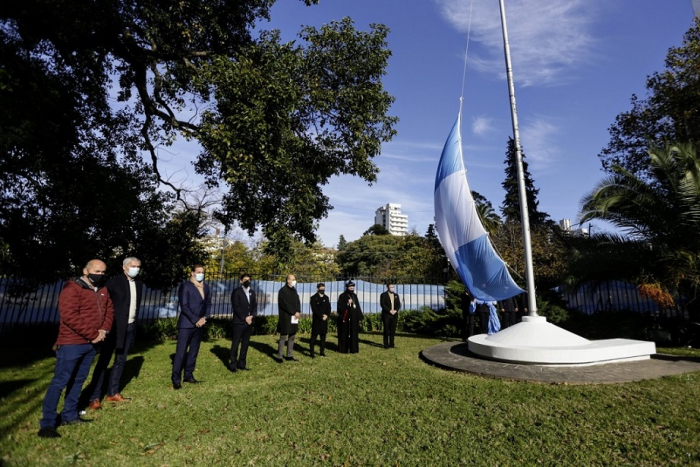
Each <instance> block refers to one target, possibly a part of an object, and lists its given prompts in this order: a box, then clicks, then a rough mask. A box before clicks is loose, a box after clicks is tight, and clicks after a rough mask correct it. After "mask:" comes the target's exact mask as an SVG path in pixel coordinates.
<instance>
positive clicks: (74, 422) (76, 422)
mask: <svg viewBox="0 0 700 467" xmlns="http://www.w3.org/2000/svg"><path fill="white" fill-rule="evenodd" d="M85 423H92V420H90V419H89V418H83V417H78V418H76V419H75V420H68V421H63V422H61V426H65V425H83V424H85Z"/></svg>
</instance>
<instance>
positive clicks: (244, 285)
mask: <svg viewBox="0 0 700 467" xmlns="http://www.w3.org/2000/svg"><path fill="white" fill-rule="evenodd" d="M243 287H245V288H246V289H247V288H248V287H250V281H243Z"/></svg>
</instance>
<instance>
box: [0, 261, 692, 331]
mask: <svg viewBox="0 0 700 467" xmlns="http://www.w3.org/2000/svg"><path fill="white" fill-rule="evenodd" d="M305 279H306V280H305V281H304V282H301V281H300V282H299V283H298V284H297V290H298V292H299V295H300V298H301V303H302V313H303V314H305V315H308V314H310V307H309V299H310V298H311V295H313V294H314V293H316V284H317V283H318V282H321V281H322V282H325V284H326V293H327V295H328V296H329V297H330V299H331V308H332V310H334V311H335V308H336V305H335V303H336V301H337V299H338V296H339V295H340V294H341V293H342V292H343V290H344V289H345V282H344V281H335V280H333V281H324V280H322V279H321V278H313V279H314V280H311V279H312V278H311V277H308V278H305ZM12 281H13V279H11V278H0V332H2V331H4V330H5V329H7V328H9V327H10V326H12V325H14V324H32V323H57V322H58V296H59V294H60V292H61V289H62V287H63V284H64V282H63V281H59V282H56V283H55V284H51V285H46V286H43V287H40V288H39V289H37V290H35V291H33V292H32V293H29V294H23V295H20V296H12V295H11V294H9V293H8V290H9V289H10V288H11V286H12V284H13V282H12ZM354 282H355V285H356V286H355V291H356V293H357V296H358V298H359V299H360V302H361V306H362V310H363V311H364V312H365V313H377V312H379V311H380V306H379V295H380V294H381V293H382V292H383V291H384V290H385V289H386V287H385V285H384V284H385V282H386V281H384V280H380V279H379V278H365V279H354ZM392 282H396V284H395V285H396V289H395V290H396V293H398V294H399V296H400V297H401V302H402V308H403V309H404V310H419V309H421V308H423V307H428V308H431V309H433V310H438V309H440V308H444V306H445V287H444V285H438V284H425V283H412V282H411V281H410V280H406V281H403V282H402V281H401V280H394V279H392ZM207 283H208V284H209V286H210V287H211V289H212V314H213V315H214V316H220V317H227V316H230V315H231V299H230V297H231V292H232V291H233V289H234V288H236V287H238V286H239V281H238V279H231V278H224V279H214V280H211V279H207ZM284 283H285V282H284V276H280V275H275V276H268V277H267V278H266V280H255V279H254V280H253V281H252V284H251V286H252V287H253V289H254V290H255V292H256V293H257V296H258V312H259V313H260V314H261V315H276V314H277V293H278V292H279V289H280V288H282V286H283V285H284ZM558 291H559V293H560V295H561V297H562V298H563V299H564V300H565V302H566V303H567V308H568V309H570V310H579V311H581V312H584V313H587V314H591V313H594V312H598V311H615V310H631V311H637V312H640V313H652V314H656V315H661V316H666V317H678V318H681V319H683V320H688V319H689V316H688V312H687V310H686V303H685V300H684V299H683V297H675V299H676V301H675V305H674V306H671V307H662V306H660V305H658V304H656V303H654V302H653V301H652V300H650V299H648V298H646V297H643V296H641V295H640V293H639V291H638V290H637V288H636V287H635V286H634V285H633V284H629V283H626V282H622V281H606V282H601V283H597V284H586V285H584V286H582V287H580V288H578V289H577V290H567V289H565V288H563V287H562V288H559V290H558ZM177 313H178V303H177V292H176V291H172V292H171V293H166V294H164V293H162V292H161V291H159V290H153V289H149V288H147V287H144V290H143V299H142V304H141V312H140V315H139V320H141V321H151V320H155V319H158V318H167V317H173V316H177Z"/></svg>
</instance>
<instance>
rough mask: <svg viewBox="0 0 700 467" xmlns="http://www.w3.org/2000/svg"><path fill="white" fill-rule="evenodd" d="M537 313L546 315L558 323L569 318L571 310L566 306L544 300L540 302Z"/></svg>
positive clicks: (548, 319)
mask: <svg viewBox="0 0 700 467" xmlns="http://www.w3.org/2000/svg"><path fill="white" fill-rule="evenodd" d="M537 314H538V315H540V316H544V317H546V318H547V321H549V322H550V323H552V324H557V325H558V324H561V323H564V322H566V320H568V319H569V312H568V311H567V310H566V309H565V308H562V307H560V306H558V305H554V304H552V303H550V302H547V301H544V300H542V301H540V303H539V304H538V310H537Z"/></svg>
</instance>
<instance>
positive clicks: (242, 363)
mask: <svg viewBox="0 0 700 467" xmlns="http://www.w3.org/2000/svg"><path fill="white" fill-rule="evenodd" d="M252 332H253V326H249V325H247V324H234V325H233V340H232V342H231V363H230V366H231V368H245V367H246V358H247V357H248V344H249V343H250V335H251V333H252ZM239 346H240V348H241V353H240V354H239V353H238V347H239Z"/></svg>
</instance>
